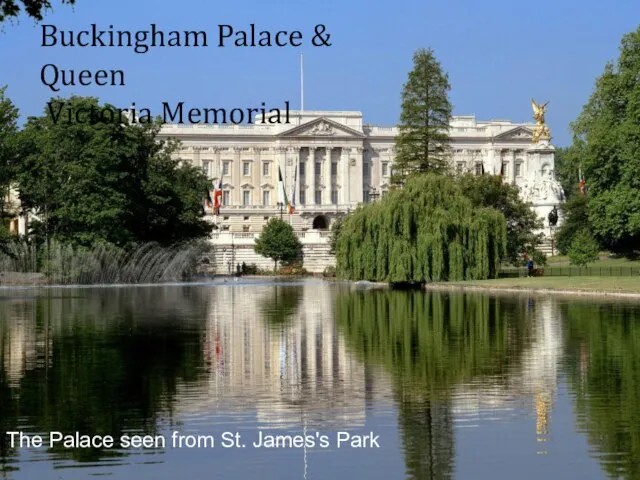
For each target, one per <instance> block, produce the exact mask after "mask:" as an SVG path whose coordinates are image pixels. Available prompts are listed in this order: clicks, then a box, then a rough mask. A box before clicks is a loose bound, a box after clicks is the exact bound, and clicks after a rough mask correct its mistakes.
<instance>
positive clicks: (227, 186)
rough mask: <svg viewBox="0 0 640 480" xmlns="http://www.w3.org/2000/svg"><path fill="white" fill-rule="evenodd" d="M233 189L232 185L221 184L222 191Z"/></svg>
mask: <svg viewBox="0 0 640 480" xmlns="http://www.w3.org/2000/svg"><path fill="white" fill-rule="evenodd" d="M234 188H235V187H234V186H233V184H231V183H223V184H222V189H223V190H232V189H234Z"/></svg>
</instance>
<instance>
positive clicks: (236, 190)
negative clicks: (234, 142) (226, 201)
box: [231, 148, 242, 205]
mask: <svg viewBox="0 0 640 480" xmlns="http://www.w3.org/2000/svg"><path fill="white" fill-rule="evenodd" d="M241 175H242V161H241V156H240V149H239V148H235V149H234V155H233V163H232V165H231V176H232V178H233V182H232V183H233V192H232V196H233V197H234V200H233V202H232V203H233V204H234V205H242V189H241V188H240V185H241V184H242V182H241V178H242V177H241Z"/></svg>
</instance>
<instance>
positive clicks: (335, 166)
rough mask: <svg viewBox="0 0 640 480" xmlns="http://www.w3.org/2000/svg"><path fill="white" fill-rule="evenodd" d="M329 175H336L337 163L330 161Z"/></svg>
mask: <svg viewBox="0 0 640 480" xmlns="http://www.w3.org/2000/svg"><path fill="white" fill-rule="evenodd" d="M331 176H332V177H337V176H338V164H337V163H336V162H331Z"/></svg>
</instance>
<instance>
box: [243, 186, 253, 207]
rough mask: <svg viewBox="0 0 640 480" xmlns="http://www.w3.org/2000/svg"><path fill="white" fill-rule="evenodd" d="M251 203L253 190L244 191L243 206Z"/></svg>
mask: <svg viewBox="0 0 640 480" xmlns="http://www.w3.org/2000/svg"><path fill="white" fill-rule="evenodd" d="M248 205H251V190H243V191H242V206H244V207H246V206H248Z"/></svg>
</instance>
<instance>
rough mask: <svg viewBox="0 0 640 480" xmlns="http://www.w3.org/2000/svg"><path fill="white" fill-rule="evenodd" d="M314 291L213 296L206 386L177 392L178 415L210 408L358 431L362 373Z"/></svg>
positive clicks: (324, 294) (329, 299)
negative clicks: (179, 398)
mask: <svg viewBox="0 0 640 480" xmlns="http://www.w3.org/2000/svg"><path fill="white" fill-rule="evenodd" d="M319 285H321V284H319ZM319 285H316V287H315V288H314V287H309V288H304V289H302V288H300V287H299V286H298V287H291V286H262V287H256V286H251V287H236V288H226V289H216V290H213V291H212V292H211V297H210V298H211V307H210V312H209V314H208V316H207V321H206V327H205V328H206V330H205V332H206V333H205V336H206V341H205V350H204V356H205V359H206V361H207V364H208V365H209V366H210V368H209V374H208V379H207V382H206V383H205V385H204V387H205V388H204V389H203V386H202V385H200V386H198V387H197V388H196V389H195V390H191V391H189V392H185V399H184V400H183V401H182V402H180V406H179V407H178V408H180V409H182V410H186V411H194V410H195V411H208V410H210V409H211V408H212V404H213V402H214V401H215V402H217V403H216V405H217V407H220V406H221V405H222V404H224V405H225V406H228V407H229V408H235V409H237V408H240V409H255V410H256V414H257V418H258V420H259V421H261V422H265V423H269V424H280V426H287V425H289V426H291V425H299V424H300V423H301V418H302V417H304V419H306V420H307V421H308V422H316V423H318V424H320V425H323V426H329V425H336V426H343V427H345V426H361V425H363V424H364V409H365V404H364V402H365V397H364V392H365V391H366V390H367V389H366V387H365V383H364V380H365V375H364V367H363V365H362V364H360V363H359V362H357V361H355V360H354V359H352V358H350V357H349V356H348V355H347V353H346V351H345V345H344V340H343V339H342V338H341V337H340V336H339V335H338V332H337V330H336V327H335V323H334V321H333V308H332V304H333V296H334V295H333V291H332V290H330V289H327V288H318V286H319ZM258 312H259V313H260V316H258V315H256V313H258ZM220 392H224V395H223V396H221V395H220ZM240 399H242V401H240ZM220 402H222V403H220ZM302 423H304V422H302Z"/></svg>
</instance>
